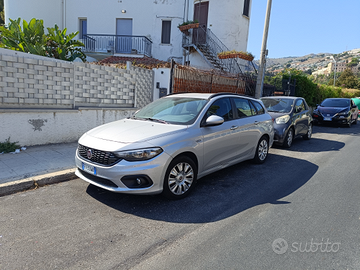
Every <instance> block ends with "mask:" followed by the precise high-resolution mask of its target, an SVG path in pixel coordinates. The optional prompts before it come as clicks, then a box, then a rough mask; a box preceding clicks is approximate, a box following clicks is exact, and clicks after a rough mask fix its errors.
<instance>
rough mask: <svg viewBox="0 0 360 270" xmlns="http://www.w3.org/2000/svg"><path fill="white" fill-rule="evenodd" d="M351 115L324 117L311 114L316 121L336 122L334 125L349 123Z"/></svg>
mask: <svg viewBox="0 0 360 270" xmlns="http://www.w3.org/2000/svg"><path fill="white" fill-rule="evenodd" d="M350 117H351V116H337V115H333V116H329V117H326V118H325V117H324V116H322V115H321V114H313V119H314V121H315V122H318V123H328V124H336V125H346V124H347V123H349V121H350Z"/></svg>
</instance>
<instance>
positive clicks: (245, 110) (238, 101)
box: [234, 98, 256, 118]
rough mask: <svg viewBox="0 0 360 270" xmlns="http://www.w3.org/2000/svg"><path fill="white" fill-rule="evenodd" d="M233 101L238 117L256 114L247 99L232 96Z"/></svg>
mask: <svg viewBox="0 0 360 270" xmlns="http://www.w3.org/2000/svg"><path fill="white" fill-rule="evenodd" d="M234 103H235V108H236V113H237V117H238V118H244V117H248V116H252V115H255V114H256V109H255V107H254V105H252V104H250V103H249V101H248V100H247V99H244V98H234Z"/></svg>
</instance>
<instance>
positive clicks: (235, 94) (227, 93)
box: [209, 92, 246, 98]
mask: <svg viewBox="0 0 360 270" xmlns="http://www.w3.org/2000/svg"><path fill="white" fill-rule="evenodd" d="M228 95H232V96H241V97H246V95H243V94H238V93H230V92H220V93H215V94H213V95H211V96H210V97H209V98H213V97H217V96H228Z"/></svg>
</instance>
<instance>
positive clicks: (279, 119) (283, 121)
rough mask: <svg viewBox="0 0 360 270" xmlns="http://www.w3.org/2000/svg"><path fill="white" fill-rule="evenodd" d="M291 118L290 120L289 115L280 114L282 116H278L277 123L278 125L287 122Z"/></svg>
mask: <svg viewBox="0 0 360 270" xmlns="http://www.w3.org/2000/svg"><path fill="white" fill-rule="evenodd" d="M289 120H290V116H289V115H283V116H280V117H278V118H276V119H275V123H276V124H278V125H280V124H286V123H287V122H288V121H289Z"/></svg>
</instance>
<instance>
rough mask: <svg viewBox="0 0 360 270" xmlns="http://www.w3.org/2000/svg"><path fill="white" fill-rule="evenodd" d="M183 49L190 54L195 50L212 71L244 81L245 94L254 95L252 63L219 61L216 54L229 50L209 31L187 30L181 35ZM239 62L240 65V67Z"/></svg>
mask: <svg viewBox="0 0 360 270" xmlns="http://www.w3.org/2000/svg"><path fill="white" fill-rule="evenodd" d="M183 47H184V48H185V49H186V50H188V51H190V52H191V51H193V50H196V51H197V52H198V53H199V54H200V55H201V56H202V57H203V59H204V60H205V61H206V62H207V63H208V64H209V65H210V66H211V67H213V68H214V69H216V70H219V71H220V72H226V73H232V74H236V75H237V76H238V77H239V78H241V80H242V81H245V85H246V87H245V88H246V93H247V94H248V95H250V96H253V95H255V87H256V75H255V74H256V73H257V71H256V68H255V66H254V64H253V62H250V61H246V60H238V59H236V58H228V59H219V58H218V57H217V55H218V53H220V52H223V51H229V49H228V48H227V47H226V46H225V45H224V43H222V42H221V40H220V39H219V38H218V37H217V36H216V35H215V34H214V33H213V32H212V31H211V30H210V29H207V28H205V27H199V28H195V29H189V30H188V32H186V33H184V34H183ZM241 61H242V62H241ZM239 62H241V63H242V64H241V65H240V64H239Z"/></svg>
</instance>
